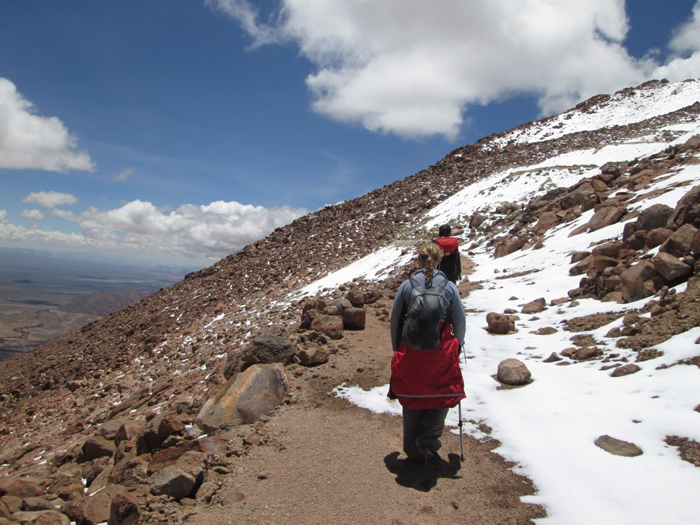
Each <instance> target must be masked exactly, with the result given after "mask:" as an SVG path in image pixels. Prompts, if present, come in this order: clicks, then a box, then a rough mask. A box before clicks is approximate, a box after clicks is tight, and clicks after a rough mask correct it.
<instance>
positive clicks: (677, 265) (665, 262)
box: [652, 252, 693, 281]
mask: <svg viewBox="0 0 700 525" xmlns="http://www.w3.org/2000/svg"><path fill="white" fill-rule="evenodd" d="M652 262H653V264H654V269H655V270H656V271H657V272H659V273H660V274H661V275H662V276H663V278H664V279H666V280H667V281H675V280H676V279H680V278H682V277H686V276H688V275H690V274H692V273H693V269H692V268H691V267H690V266H688V265H687V264H685V263H684V262H683V261H681V260H680V259H678V258H677V257H674V256H673V255H671V254H669V253H664V252H660V253H659V254H658V255H657V256H656V257H654V259H653V260H652Z"/></svg>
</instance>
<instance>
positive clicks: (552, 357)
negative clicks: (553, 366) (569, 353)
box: [543, 352, 561, 363]
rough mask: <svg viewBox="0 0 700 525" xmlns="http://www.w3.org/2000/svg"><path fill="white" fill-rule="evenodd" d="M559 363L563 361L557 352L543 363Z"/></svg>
mask: <svg viewBox="0 0 700 525" xmlns="http://www.w3.org/2000/svg"><path fill="white" fill-rule="evenodd" d="M557 361H561V357H559V355H557V353H556V352H552V353H551V354H550V355H549V357H548V358H547V359H545V360H544V361H543V362H544V363H556V362H557Z"/></svg>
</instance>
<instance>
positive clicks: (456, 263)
mask: <svg viewBox="0 0 700 525" xmlns="http://www.w3.org/2000/svg"><path fill="white" fill-rule="evenodd" d="M451 233H452V228H451V227H450V225H449V224H443V225H442V226H440V230H439V232H438V235H439V237H438V238H437V239H435V241H434V242H435V244H437V245H438V246H439V247H440V249H441V250H442V252H443V254H444V255H443V257H442V259H441V260H440V264H439V265H438V268H437V269H438V270H440V271H441V272H443V273H444V274H445V275H447V278H448V279H449V280H450V281H452V282H453V283H455V284H457V281H459V280H460V279H461V278H462V258H461V256H460V255H459V241H458V240H457V239H456V238H455V237H450V234H451Z"/></svg>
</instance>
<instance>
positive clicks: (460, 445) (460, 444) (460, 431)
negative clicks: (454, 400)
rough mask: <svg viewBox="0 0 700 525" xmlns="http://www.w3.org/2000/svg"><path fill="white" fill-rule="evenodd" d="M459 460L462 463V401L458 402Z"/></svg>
mask: <svg viewBox="0 0 700 525" xmlns="http://www.w3.org/2000/svg"><path fill="white" fill-rule="evenodd" d="M459 459H460V460H461V461H464V441H463V440H462V401H461V400H460V402H459Z"/></svg>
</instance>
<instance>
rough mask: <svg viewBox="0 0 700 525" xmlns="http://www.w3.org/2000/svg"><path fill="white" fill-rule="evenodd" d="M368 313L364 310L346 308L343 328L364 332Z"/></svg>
mask: <svg viewBox="0 0 700 525" xmlns="http://www.w3.org/2000/svg"><path fill="white" fill-rule="evenodd" d="M366 322H367V312H366V311H365V309H364V308H355V307H352V308H346V309H345V310H344V311H343V327H344V328H346V329H349V330H364V329H365V324H366Z"/></svg>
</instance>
